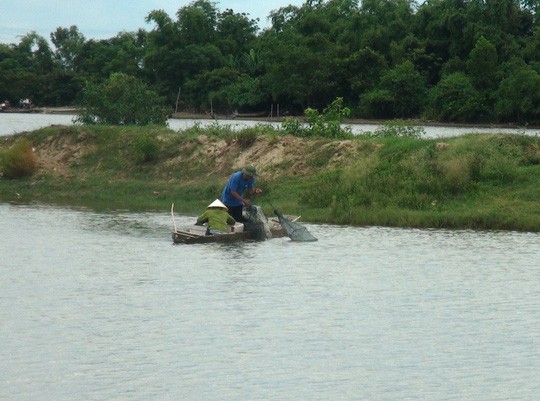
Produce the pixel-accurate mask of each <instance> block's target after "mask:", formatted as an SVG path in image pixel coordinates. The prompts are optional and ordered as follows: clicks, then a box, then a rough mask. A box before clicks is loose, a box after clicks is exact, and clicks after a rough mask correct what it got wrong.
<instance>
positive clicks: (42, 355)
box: [0, 113, 540, 401]
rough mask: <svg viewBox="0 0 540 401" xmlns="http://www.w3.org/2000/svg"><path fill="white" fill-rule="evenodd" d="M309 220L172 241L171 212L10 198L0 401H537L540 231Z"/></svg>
mask: <svg viewBox="0 0 540 401" xmlns="http://www.w3.org/2000/svg"><path fill="white" fill-rule="evenodd" d="M71 119H72V116H68V115H45V114H43V115H31V114H1V113H0V135H4V136H5V135H11V134H13V133H15V132H23V131H28V130H33V129H37V128H40V127H43V126H48V125H51V124H61V125H69V124H71V123H72V122H71ZM194 123H198V124H212V123H213V122H211V121H206V122H202V123H201V122H200V121H191V122H190V121H184V120H171V121H170V126H171V128H173V129H181V128H185V127H186V126H183V127H181V126H176V125H175V124H184V125H186V124H194ZM219 123H220V124H221V123H224V122H223V121H220V122H219ZM225 123H226V122H225ZM231 123H234V124H244V123H245V124H255V123H253V122H238V121H236V120H235V121H232V122H231ZM367 128H369V130H373V129H374V128H373V127H367ZM367 128H366V129H367ZM358 129H360V128H358ZM439 129H440V127H439ZM443 130H445V129H444V128H443ZM469 132H470V129H469ZM509 133H513V132H509ZM529 133H531V132H529ZM532 134H533V135H537V133H536V132H532ZM428 135H432V136H435V137H436V136H448V135H449V134H448V133H447V132H443V131H437V132H435V131H432V132H428ZM453 135H459V132H456V130H454V131H452V134H451V135H449V136H453ZM0 190H3V188H2V181H1V180H0ZM285 212H286V211H285ZM193 220H194V217H193V216H176V224H177V225H179V226H182V225H188V224H192V223H193ZM306 226H307V227H308V228H309V230H310V232H311V233H313V234H314V235H315V236H316V237H318V238H319V241H318V242H315V243H293V242H291V241H289V240H288V239H287V238H279V239H272V240H269V241H265V242H244V243H238V244H234V245H230V244H229V245H224V244H221V245H220V244H207V245H173V244H172V240H171V238H170V231H171V229H172V219H171V217H170V215H169V212H168V211H162V212H152V213H130V212H126V211H110V212H106V213H98V212H95V211H92V210H87V209H72V208H63V207H54V206H45V205H17V204H0V277H1V280H0V336H1V339H2V341H1V342H0V400H9V401H12V400H16V401H19V400H25V401H26V400H32V401H35V400H55V401H63V400H66V401H68V400H69V401H73V400H84V401H86V400H107V401H108V400H141V401H142V400H144V401H146V400H194V401H199V400H231V401H232V400H235V401H236V400H279V401H286V400H295V401H297V400H310V401H311V400H324V401H327V400H351V401H352V400H389V401H390V400H392V401H393V400H395V401H398V400H399V401H402V400H456V401H458V400H459V401H462V400H487V401H491V400H520V401H524V400H525V401H527V400H531V401H532V400H537V399H538V394H540V379H539V377H540V363H539V361H540V340H539V336H538V333H540V269H539V266H540V263H539V261H540V234H538V233H518V232H498V231H469V230H452V231H450V230H412V229H392V228H381V227H347V226H332V225H311V224H306Z"/></svg>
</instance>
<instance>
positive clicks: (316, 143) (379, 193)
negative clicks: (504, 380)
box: [0, 126, 540, 231]
mask: <svg viewBox="0 0 540 401" xmlns="http://www.w3.org/2000/svg"><path fill="white" fill-rule="evenodd" d="M23 139H24V140H26V141H28V142H29V143H30V144H31V146H32V147H33V148H34V152H33V155H34V157H35V160H36V163H37V164H36V166H37V169H36V171H35V172H34V173H33V175H32V176H30V177H25V178H17V179H9V178H7V177H6V176H4V177H3V178H1V179H0V202H23V203H30V202H42V203H52V204H61V205H79V206H89V207H92V208H95V209H101V210H103V209H130V210H158V211H163V212H164V213H166V212H168V210H169V209H170V206H171V203H173V202H174V203H175V210H176V211H177V212H182V213H188V214H198V213H200V212H201V211H202V210H203V209H204V208H205V206H206V205H207V204H208V203H209V202H210V201H212V200H213V199H215V198H216V197H218V196H219V194H220V191H221V188H222V187H223V185H224V183H225V182H226V180H227V177H228V176H229V175H230V173H232V172H233V171H235V170H236V169H238V168H239V167H241V166H243V165H245V164H248V163H253V164H254V165H256V166H257V168H258V170H259V171H260V173H261V176H260V177H259V180H258V184H259V186H261V187H262V188H263V190H264V194H263V195H262V196H261V197H260V198H259V199H257V200H255V202H256V203H258V204H260V205H262V206H263V207H264V208H265V211H266V212H267V213H268V214H271V210H272V207H271V206H270V203H272V204H274V205H275V206H276V207H278V208H280V209H281V210H283V211H284V212H286V213H295V214H301V215H302V220H303V221H311V222H326V223H338V224H351V225H387V226H399V227H448V228H478V229H515V230H527V231H540V138H538V137H527V136H517V135H515V136H514V135H513V136H508V135H506V136H505V135H466V136H461V137H456V138H448V139H444V140H440V139H439V140H420V139H414V138H403V137H386V138H371V137H366V136H362V137H356V138H353V139H350V140H333V139H307V138H296V137H292V136H283V135H281V132H280V131H279V130H276V129H274V128H271V127H262V126H260V127H256V128H248V129H245V130H243V131H241V132H233V131H231V130H229V129H228V128H226V127H225V128H224V127H218V126H216V127H211V128H207V129H202V128H198V127H195V128H192V129H189V130H187V131H185V132H182V133H177V132H174V131H171V130H168V129H166V128H161V127H150V128H148V127H144V128H138V127H87V126H84V127H81V126H72V127H49V128H45V129H40V130H37V131H34V132H30V133H24V134H19V135H15V136H13V137H7V138H3V139H2V141H1V142H0V152H2V154H5V152H6V150H7V149H9V148H10V147H11V146H12V145H13V144H14V143H16V142H17V141H21V140H23ZM0 163H1V160H0ZM0 165H1V164H0Z"/></svg>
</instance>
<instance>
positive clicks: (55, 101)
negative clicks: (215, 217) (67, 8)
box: [0, 0, 540, 125]
mask: <svg viewBox="0 0 540 401" xmlns="http://www.w3.org/2000/svg"><path fill="white" fill-rule="evenodd" d="M539 11H540V2H539V1H538V0H498V1H485V0H467V1H449V0H430V1H420V0H362V1H358V0H340V1H335V0H307V1H305V3H304V4H302V5H300V6H293V5H287V1H286V0H283V7H282V8H279V9H277V10H274V11H273V12H272V13H270V15H269V26H268V28H267V29H264V30H262V31H261V30H260V29H259V26H258V25H259V24H258V21H257V20H253V19H251V18H250V17H249V15H247V14H245V13H242V10H232V9H229V8H227V9H225V10H220V9H218V6H217V3H216V2H214V1H208V0H194V1H192V2H191V3H190V4H188V5H185V6H183V7H181V8H179V9H178V11H177V12H176V13H175V14H174V15H172V16H171V15H168V14H167V13H166V12H165V11H163V10H147V15H146V19H145V20H144V21H143V20H141V26H144V23H145V22H146V23H148V24H150V29H149V30H145V29H142V28H141V29H139V30H137V31H136V32H120V33H118V34H117V35H116V36H114V37H111V38H107V39H102V40H95V39H87V38H85V37H84V35H83V34H82V33H81V32H80V31H79V29H78V27H77V26H76V25H71V26H69V27H58V28H56V30H55V31H54V32H51V33H50V38H44V37H42V36H40V35H38V34H36V33H35V32H28V34H27V35H24V36H22V37H20V40H19V41H18V43H12V44H3V43H0V70H1V71H2V73H1V74H0V102H4V101H6V100H7V101H9V102H10V103H11V105H12V106H13V107H19V102H20V101H21V100H23V99H26V98H29V99H31V100H32V101H33V102H34V103H35V104H36V105H37V106H66V105H70V106H79V105H80V104H81V103H80V102H81V95H82V94H83V92H85V91H86V92H87V93H89V94H92V93H94V90H93V89H95V88H97V87H100V85H103V83H104V82H106V81H107V80H109V79H110V77H111V76H113V75H114V74H118V73H122V74H124V75H127V76H130V77H132V78H136V79H138V80H140V81H141V82H142V83H144V84H145V85H146V86H147V87H148V88H149V89H150V90H151V91H152V92H153V93H155V94H156V96H154V95H149V96H146V99H143V98H138V99H136V100H137V101H146V102H147V103H148V104H149V105H148V107H149V108H151V106H150V105H152V104H153V103H154V101H155V100H156V98H165V99H166V103H167V109H168V111H172V110H175V111H187V112H197V113H209V114H214V113H216V114H228V115H231V114H232V113H233V112H235V111H238V112H239V113H241V114H242V113H263V114H264V115H269V114H270V113H271V112H272V113H273V115H276V113H278V112H279V113H280V114H281V115H285V113H287V115H299V114H302V112H303V111H304V110H305V109H307V108H311V109H314V110H319V111H320V110H321V109H322V108H324V107H325V105H327V104H329V103H330V102H331V101H332V99H335V98H338V97H341V98H343V100H344V105H345V106H346V107H348V108H350V110H351V117H354V118H364V119H395V118H402V119H410V118H416V119H429V120H436V121H443V122H460V123H465V122H467V123H480V122H482V123H514V124H519V125H525V124H529V125H533V124H536V125H537V124H540V108H539V106H538V105H539V104H540V61H539V60H540V46H539V45H538V43H539V42H538V41H539V35H540V14H539ZM49 40H50V41H49ZM51 42H52V43H51ZM94 100H96V102H99V99H96V98H94ZM21 106H23V104H21ZM154 111H155V110H154ZM159 113H160V112H158V114H159ZM90 118H91V119H93V116H90Z"/></svg>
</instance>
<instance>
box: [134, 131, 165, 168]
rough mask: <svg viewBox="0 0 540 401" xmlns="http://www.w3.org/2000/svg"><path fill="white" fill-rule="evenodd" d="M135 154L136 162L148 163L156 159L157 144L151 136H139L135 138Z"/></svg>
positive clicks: (157, 152) (157, 153)
mask: <svg viewBox="0 0 540 401" xmlns="http://www.w3.org/2000/svg"><path fill="white" fill-rule="evenodd" d="M135 155H136V158H137V161H138V162H142V163H148V162H152V161H156V160H157V158H158V155H159V146H158V144H157V143H156V140H155V139H154V138H153V137H151V136H141V137H139V138H137V139H136V140H135Z"/></svg>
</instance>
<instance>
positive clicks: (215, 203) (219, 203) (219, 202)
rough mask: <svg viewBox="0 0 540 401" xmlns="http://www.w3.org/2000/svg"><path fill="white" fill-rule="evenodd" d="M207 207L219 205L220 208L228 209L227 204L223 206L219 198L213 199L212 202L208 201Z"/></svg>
mask: <svg viewBox="0 0 540 401" xmlns="http://www.w3.org/2000/svg"><path fill="white" fill-rule="evenodd" d="M208 207H220V208H222V209H225V210H228V208H227V206H225V205H224V204H223V203H221V201H220V200H219V199H216V200H215V201H213V202H212V203H210V204H209V205H208V206H207V208H208Z"/></svg>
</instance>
